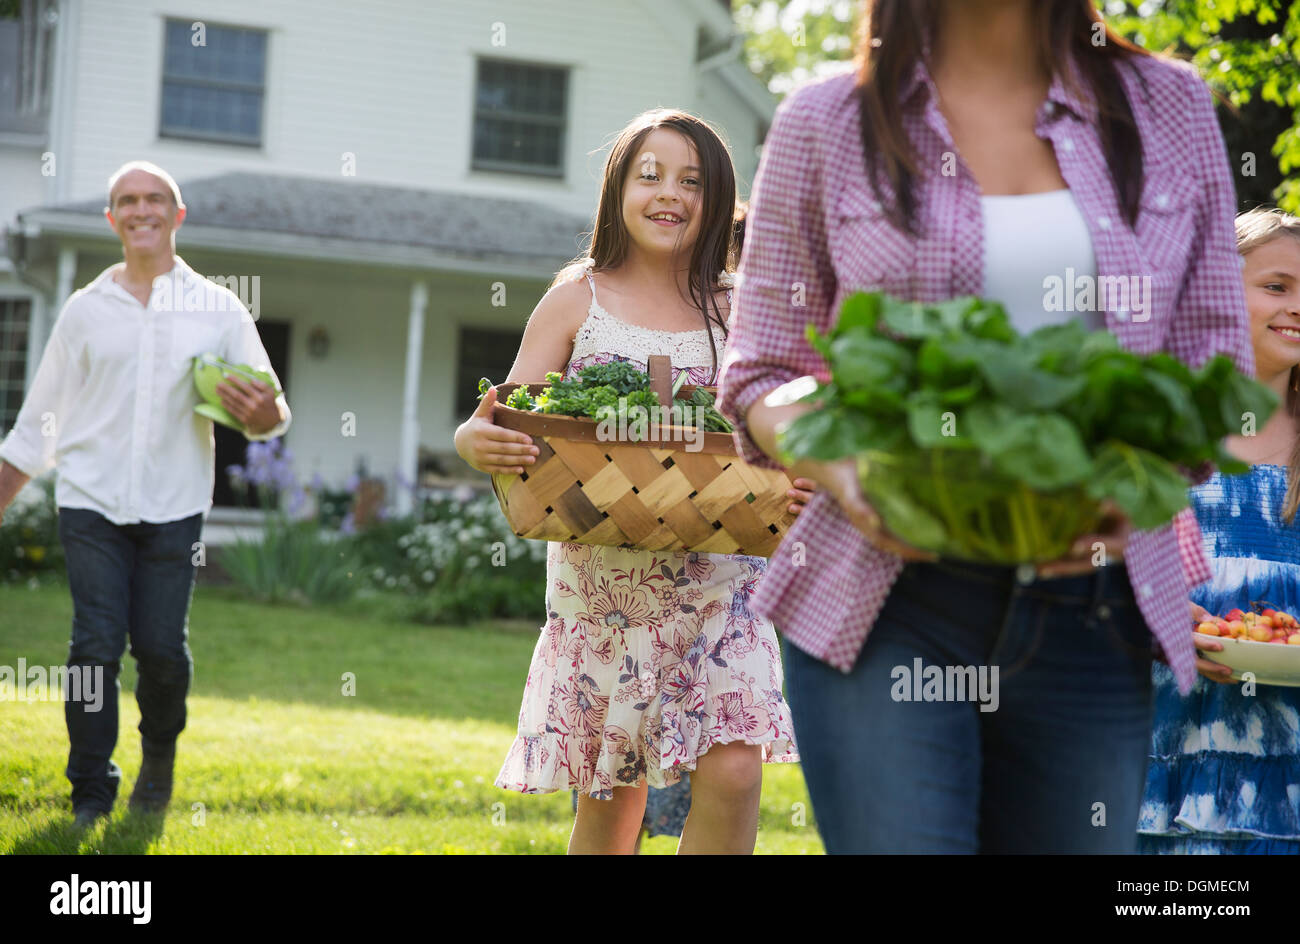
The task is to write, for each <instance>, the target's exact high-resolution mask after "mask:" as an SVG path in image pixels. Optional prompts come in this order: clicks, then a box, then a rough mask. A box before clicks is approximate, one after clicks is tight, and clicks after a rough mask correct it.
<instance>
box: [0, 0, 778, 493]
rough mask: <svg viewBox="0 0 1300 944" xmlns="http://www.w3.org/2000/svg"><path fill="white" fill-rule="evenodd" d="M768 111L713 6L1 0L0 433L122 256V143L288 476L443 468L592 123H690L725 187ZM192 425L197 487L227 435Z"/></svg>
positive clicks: (704, 2) (587, 194)
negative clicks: (257, 385) (171, 220)
mask: <svg viewBox="0 0 1300 944" xmlns="http://www.w3.org/2000/svg"><path fill="white" fill-rule="evenodd" d="M774 104H775V103H774V100H773V99H772V97H771V96H770V95H769V94H768V92H767V90H766V89H765V88H764V87H763V85H762V84H761V83H760V82H759V81H758V80H757V79H756V78H754V77H753V76H752V75H751V74H750V73H749V72H748V70H747V69H746V68H745V67H744V66H743V64H742V62H741V56H740V44H739V39H738V37H737V35H736V33H735V29H734V27H733V24H732V20H731V15H730V5H729V3H728V2H727V0H602V2H599V3H593V2H591V0H492V2H491V3H488V2H481V0H365V2H359V0H221V2H216V0H0V226H2V227H4V228H5V229H6V230H7V232H6V239H5V252H4V253H3V254H0V435H2V434H3V433H4V432H7V431H8V429H9V428H10V426H11V425H12V423H13V420H14V418H15V416H16V415H17V412H18V408H19V406H20V404H21V401H22V396H23V392H24V390H25V388H26V386H27V385H28V384H29V383H30V381H31V378H32V376H33V374H34V373H35V369H36V364H37V361H38V359H39V356H40V352H41V350H42V348H43V345H44V343H45V340H46V338H47V337H48V335H49V330H50V326H51V324H52V322H53V319H54V318H55V317H57V314H58V312H59V310H60V308H61V307H62V303H63V301H64V300H65V299H66V298H67V296H68V295H69V294H70V293H71V292H72V291H74V290H75V289H76V288H77V287H79V286H81V285H84V284H85V283H86V282H88V281H89V280H91V279H92V278H93V277H94V276H95V275H97V274H98V273H99V272H101V271H102V270H103V269H104V268H106V267H107V266H109V265H111V264H112V263H114V262H115V261H118V260H119V259H120V258H121V253H120V246H119V245H118V243H117V241H116V238H115V237H114V235H113V233H112V231H111V230H110V229H109V228H108V225H107V223H106V222H105V220H104V218H103V212H102V211H103V207H104V204H105V202H106V194H105V182H106V179H107V177H108V175H109V174H110V173H111V172H112V171H113V170H114V169H115V168H116V167H118V166H119V165H120V164H122V163H123V162H125V161H127V160H131V159H146V160H151V161H154V162H156V163H158V164H160V165H162V166H163V167H165V168H167V169H168V170H169V171H171V173H172V174H173V175H175V177H176V178H177V179H178V180H179V181H180V184H181V187H182V190H183V193H184V196H185V200H186V203H187V205H188V207H189V215H188V217H187V219H186V221H185V225H184V226H183V227H182V228H181V230H180V231H179V233H178V239H177V243H178V251H179V252H180V253H181V254H182V255H183V256H184V257H185V258H186V260H187V261H188V262H189V263H190V264H191V265H192V266H193V267H194V268H195V269H196V270H198V271H199V272H202V273H204V274H206V275H208V276H209V277H219V278H221V279H222V280H223V281H226V282H227V284H231V287H232V288H234V289H235V290H236V291H237V292H239V293H240V294H241V296H242V297H243V298H244V300H245V302H246V303H248V304H249V306H250V308H252V309H253V310H254V313H255V314H256V315H257V317H258V319H259V328H260V330H261V332H262V336H263V339H264V342H265V344H266V346H267V349H268V351H269V352H270V353H271V356H272V360H273V361H274V362H275V367H276V369H277V371H278V372H279V375H280V377H281V378H282V380H283V381H284V384H285V387H286V391H287V393H288V397H289V400H290V402H291V403H292V405H293V412H294V423H293V427H292V429H291V430H290V432H289V434H288V436H287V444H288V446H289V447H290V448H291V449H292V451H293V453H294V455H295V459H296V463H297V467H298V469H299V471H300V472H301V474H302V475H303V476H304V478H310V477H312V476H313V475H314V474H318V475H320V476H321V478H322V479H323V480H324V481H325V482H326V483H328V484H330V485H332V486H339V485H341V484H342V483H343V482H344V481H345V480H346V479H347V478H348V477H349V476H350V475H351V474H352V473H353V472H354V471H355V470H356V468H357V466H358V463H359V462H364V463H365V465H366V466H367V467H368V469H369V471H370V472H371V473H372V474H374V475H379V476H382V477H385V478H388V479H389V481H390V487H392V486H393V485H395V484H396V482H398V481H399V480H406V481H411V480H414V479H415V478H416V476H417V471H418V470H419V469H420V468H422V467H436V466H438V465H439V464H440V465H441V467H442V469H443V471H445V472H446V473H448V474H452V475H455V474H458V473H459V472H460V471H465V467H464V466H463V464H461V463H459V460H458V459H456V458H455V455H454V452H452V448H451V436H452V433H453V431H454V429H455V427H456V425H457V424H458V423H459V422H460V420H461V419H463V417H464V416H465V415H466V414H467V413H468V412H469V410H470V409H472V406H473V403H474V399H475V396H476V391H475V382H476V381H477V380H478V378H479V377H480V376H483V375H486V376H489V377H491V378H492V379H494V380H501V379H504V377H505V374H506V371H507V369H508V368H509V366H510V364H511V362H512V360H513V356H514V352H515V350H516V349H517V346H518V341H519V338H520V336H521V334H522V330H523V326H524V323H525V321H526V320H527V317H528V315H529V313H530V312H531V310H532V308H533V305H534V304H535V303H536V301H537V299H538V298H539V297H540V296H541V294H542V293H543V292H544V290H545V288H546V286H547V284H548V283H549V281H550V279H551V277H552V276H553V274H554V272H555V271H556V270H557V269H558V268H559V267H560V266H562V265H563V264H564V263H565V262H566V261H568V260H569V259H570V258H572V257H573V256H574V255H575V254H576V252H577V251H578V249H579V246H580V235H581V234H582V233H583V232H584V231H585V230H586V229H587V228H588V227H589V226H590V222H591V218H592V215H593V213H594V210H595V203H596V196H597V187H598V183H599V177H600V173H601V170H602V167H603V162H604V156H605V147H606V146H607V144H608V142H609V139H610V138H611V136H612V135H613V134H614V132H616V131H617V130H618V129H619V128H621V127H622V126H623V125H624V124H625V123H626V122H627V121H628V120H629V119H630V118H631V117H632V116H634V115H635V114H637V113H639V112H641V111H643V110H645V109H647V108H651V107H656V106H675V107H681V108H685V109H687V110H689V111H693V112H695V113H697V114H700V115H702V116H703V117H705V118H707V119H708V120H709V121H711V122H712V123H713V124H714V125H715V126H716V127H718V128H719V129H720V130H721V131H722V132H723V134H724V137H725V138H726V140H727V141H728V142H729V143H730V145H731V148H732V153H733V155H734V158H735V161H736V164H737V171H738V174H739V180H740V186H741V192H742V196H745V195H747V193H748V187H749V182H750V180H751V179H752V177H753V173H754V168H755V166H756V163H757V150H758V146H759V144H760V143H761V141H762V138H763V136H764V133H765V131H766V128H767V124H768V122H769V121H770V119H771V116H772V111H773V108H774ZM232 279H233V280H234V281H233V282H231V281H230V280H232ZM349 416H350V417H353V418H354V423H353V424H351V425H349V424H348V421H347V419H346V418H347V417H349ZM350 432H355V435H348V433H350ZM217 438H218V460H217V461H218V477H217V478H218V492H217V502H218V505H221V504H224V503H225V502H227V501H228V500H229V491H228V489H227V488H226V484H225V476H224V475H223V474H222V472H221V470H222V469H223V468H224V467H225V466H226V465H228V464H230V463H233V462H238V461H241V459H242V455H243V452H242V449H243V440H242V437H239V436H237V435H235V434H228V433H227V431H226V430H219V432H218V437H217ZM395 494H396V496H397V499H398V503H399V507H401V506H402V505H404V504H405V502H406V501H407V500H409V499H408V498H407V497H406V496H408V495H409V493H408V492H406V491H405V490H403V489H400V488H399V489H397V491H396V492H395Z"/></svg>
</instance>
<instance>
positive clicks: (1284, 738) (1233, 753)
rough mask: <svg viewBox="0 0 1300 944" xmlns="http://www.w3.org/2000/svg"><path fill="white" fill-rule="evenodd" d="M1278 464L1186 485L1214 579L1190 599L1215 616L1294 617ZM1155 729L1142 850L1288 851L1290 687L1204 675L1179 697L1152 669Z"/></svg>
mask: <svg viewBox="0 0 1300 944" xmlns="http://www.w3.org/2000/svg"><path fill="white" fill-rule="evenodd" d="M1286 487H1287V470H1286V467H1285V466H1278V465H1256V466H1252V467H1251V470H1250V472H1248V473H1246V474H1245V475H1237V476H1222V475H1220V474H1218V473H1215V474H1214V476H1213V477H1212V478H1211V479H1209V480H1208V481H1206V482H1204V483H1202V484H1201V485H1198V486H1196V487H1194V488H1193V489H1191V499H1192V505H1193V507H1194V508H1195V510H1196V518H1197V521H1198V522H1199V523H1200V526H1201V531H1202V533H1203V534H1204V536H1205V552H1206V556H1207V557H1209V558H1210V564H1211V567H1212V569H1213V571H1214V577H1213V578H1212V579H1211V580H1210V581H1208V582H1206V583H1204V584H1202V585H1201V586H1199V587H1197V588H1195V589H1194V590H1193V591H1192V597H1191V598H1192V600H1193V601H1195V602H1196V603H1199V604H1200V605H1201V606H1203V607H1205V608H1206V609H1207V610H1209V611H1210V612H1211V613H1214V614H1217V615H1220V616H1221V615H1223V614H1224V613H1227V612H1228V611H1229V610H1231V609H1233V608H1234V607H1240V608H1241V609H1243V610H1249V609H1250V603H1251V601H1252V600H1267V601H1268V602H1270V603H1272V604H1274V605H1275V606H1277V607H1278V608H1280V609H1283V610H1286V611H1287V612H1289V613H1291V614H1292V615H1294V616H1300V520H1297V521H1296V522H1295V523H1294V524H1290V525H1288V524H1286V522H1285V521H1283V520H1282V518H1281V512H1282V506H1283V501H1284V499H1285V497H1286ZM1153 674H1154V681H1155V699H1156V703H1155V709H1156V710H1155V722H1154V728H1153V731H1152V748H1151V754H1152V756H1151V759H1150V762H1149V765H1148V769H1147V782H1146V792H1145V795H1144V796H1143V802H1142V811H1141V815H1140V817H1139V820H1138V832H1139V833H1140V836H1139V838H1138V847H1139V851H1141V852H1144V853H1169V852H1174V853H1212V854H1213V853H1291V854H1296V853H1300V688H1284V687H1281V686H1275V685H1260V686H1258V687H1257V688H1256V690H1255V694H1254V695H1243V694H1242V687H1241V684H1240V683H1229V684H1226V685H1225V684H1220V683H1217V682H1210V681H1207V680H1206V679H1204V678H1198V679H1197V680H1196V686H1195V688H1193V689H1192V691H1191V693H1190V694H1189V695H1188V696H1187V697H1186V698H1180V697H1179V695H1178V688H1177V686H1176V685H1175V684H1174V678H1173V673H1171V672H1170V671H1169V668H1168V667H1167V666H1165V665H1162V664H1160V663H1157V664H1156V667H1155V669H1154V670H1153Z"/></svg>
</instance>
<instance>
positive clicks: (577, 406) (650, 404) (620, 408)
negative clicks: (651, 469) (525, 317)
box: [479, 360, 732, 433]
mask: <svg viewBox="0 0 1300 944" xmlns="http://www.w3.org/2000/svg"><path fill="white" fill-rule="evenodd" d="M546 383H547V386H546V387H545V388H544V389H543V390H542V392H541V393H539V394H538V395H537V397H536V398H532V397H529V396H528V394H527V393H526V392H525V391H524V390H523V388H517V389H516V390H515V392H514V393H512V394H511V395H510V398H509V399H508V400H507V402H506V405H507V406H511V407H514V408H515V409H519V410H532V411H534V412H537V413H554V414H559V415H562V416H577V417H587V418H590V419H594V420H597V421H598V422H605V421H609V422H613V423H618V424H619V425H620V426H621V428H623V429H627V430H629V431H631V430H633V429H635V428H636V427H637V424H638V423H647V422H648V421H649V418H650V416H651V415H657V414H650V413H649V411H650V410H654V409H662V408H663V406H664V405H663V404H661V403H660V402H659V397H658V395H657V394H655V392H654V391H653V390H651V389H650V378H649V376H648V375H646V373H645V372H644V371H641V370H638V369H637V368H635V367H633V366H632V364H631V363H630V362H629V361H625V360H614V361H610V362H609V363H608V364H588V365H587V366H586V367H583V368H580V369H579V370H578V373H577V376H575V377H572V378H570V379H568V380H566V379H564V377H563V376H562V375H561V374H558V373H554V372H551V373H548V374H547V375H546ZM685 383H686V372H685V371H682V372H681V373H680V374H679V375H678V377H677V380H676V382H675V383H674V384H673V396H674V400H673V403H672V404H671V409H672V412H671V413H670V414H669V419H670V420H671V422H673V423H676V424H678V425H683V424H685V425H694V426H698V427H699V428H701V429H703V430H704V431H705V432H719V433H730V432H731V431H732V427H731V423H729V422H728V421H727V419H726V418H725V417H724V416H723V415H722V414H721V413H719V412H718V410H717V407H716V406H715V405H714V397H713V394H711V393H710V392H709V391H707V390H702V389H700V388H699V387H696V388H694V389H693V390H692V391H691V393H690V395H689V396H682V397H679V396H678V394H679V393H680V391H681V388H682V387H683V386H684V385H685ZM487 385H488V381H487V380H482V381H480V382H479V389H480V391H486V389H487ZM683 407H689V408H690V409H689V410H686V409H683ZM665 421H668V419H665Z"/></svg>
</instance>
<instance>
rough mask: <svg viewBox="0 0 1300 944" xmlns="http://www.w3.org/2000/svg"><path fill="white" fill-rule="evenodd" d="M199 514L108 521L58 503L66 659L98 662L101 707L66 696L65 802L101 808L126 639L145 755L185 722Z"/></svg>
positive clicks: (159, 750) (168, 744)
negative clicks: (66, 589)
mask: <svg viewBox="0 0 1300 944" xmlns="http://www.w3.org/2000/svg"><path fill="white" fill-rule="evenodd" d="M202 528H203V515H202V514H197V515H193V516H191V517H189V518H184V519H182V520H180V521H169V522H165V523H163V524H149V523H141V524H130V525H115V524H113V523H112V522H111V521H109V520H108V519H107V518H105V517H104V516H103V515H101V514H99V513H98V512H94V511H88V510H85V509H81V508H60V509H59V540H60V541H61V542H62V543H63V550H64V553H65V555H66V557H67V567H68V583H69V585H70V587H71V590H72V608H73V616H72V644H71V646H70V648H69V652H68V665H69V666H83V665H87V666H97V665H99V666H103V667H104V689H103V691H104V698H103V703H102V707H101V710H99V711H86V710H85V707H86V706H85V705H83V704H79V703H75V702H72V701H68V702H66V703H65V704H64V714H65V717H66V718H67V722H68V739H69V741H70V742H71V750H70V751H69V752H68V770H67V775H68V779H69V780H70V781H72V806H73V808H74V809H81V808H83V807H89V808H93V809H98V810H103V811H106V812H107V811H109V810H111V809H112V807H113V801H114V800H115V799H116V797H117V787H118V783H119V781H120V780H121V778H122V771H121V770H120V769H119V768H118V766H117V765H116V764H114V763H113V760H112V757H113V748H114V747H115V746H116V745H117V725H118V717H117V702H118V682H117V676H118V673H119V672H120V671H121V667H122V652H123V650H124V649H125V648H126V643H127V639H128V638H129V639H130V641H131V655H132V656H133V657H134V658H135V660H136V665H137V670H138V679H137V682H136V688H135V698H136V702H137V703H138V704H139V706H140V735H141V741H142V746H143V751H144V754H145V756H146V757H158V758H166V757H169V756H171V755H172V753H173V752H174V751H175V749H176V738H177V736H178V735H179V734H180V733H181V731H182V730H183V729H184V728H185V695H186V693H187V692H188V691H189V687H190V674H191V669H192V666H193V661H192V659H191V658H190V648H189V645H188V644H187V643H186V638H187V636H188V623H189V609H190V597H191V594H192V593H193V589H194V564H193V558H194V544H195V542H197V541H198V540H199V534H200V532H201V531H202Z"/></svg>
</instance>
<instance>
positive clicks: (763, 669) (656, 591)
mask: <svg viewBox="0 0 1300 944" xmlns="http://www.w3.org/2000/svg"><path fill="white" fill-rule="evenodd" d="M766 565H767V561H766V560H764V559H763V558H761V557H743V556H739V555H734V556H733V555H722V554H695V553H688V554H683V553H674V552H664V551H658V552H656V551H640V550H628V549H624V548H615V547H598V546H591V545H582V544H563V543H552V544H551V545H550V548H549V552H548V555H547V600H546V609H547V622H546V625H545V626H544V627H543V629H542V633H541V638H540V639H539V640H538V642H537V648H536V649H535V650H534V652H533V661H532V665H531V667H530V668H529V671H528V682H527V684H526V686H525V688H524V700H523V706H522V707H521V708H520V711H519V734H518V737H516V738H515V741H514V744H513V745H512V746H511V749H510V753H509V755H508V756H507V757H506V761H505V764H504V765H503V766H502V768H501V773H500V774H499V775H498V776H497V779H496V785H497V786H498V787H503V788H505V789H507V790H518V791H520V792H522V793H551V792H553V791H556V790H569V789H573V790H578V791H580V792H582V793H584V794H585V795H587V796H591V797H595V798H598V799H610V798H611V797H612V796H613V788H614V787H616V786H634V785H639V784H641V783H649V784H650V785H651V786H653V787H663V786H667V785H669V784H674V783H677V782H678V781H680V780H681V778H682V774H683V772H685V771H690V770H694V769H695V763H696V760H697V759H698V758H699V757H700V756H701V755H702V754H704V753H705V752H707V751H708V750H709V749H710V748H711V747H713V746H714V745H716V744H727V743H729V742H732V741H742V742H744V743H746V744H758V745H762V747H763V760H764V761H765V762H769V763H771V762H788V761H797V760H798V759H799V758H798V755H797V753H796V751H795V745H794V728H793V726H792V725H791V722H790V709H789V706H788V705H786V702H785V697H784V696H783V694H782V692H781V688H782V673H781V656H780V649H779V648H778V644H777V639H776V633H775V631H774V630H773V628H772V624H771V623H769V622H767V621H766V620H762V619H759V618H758V617H756V616H754V615H753V614H752V613H751V612H750V610H749V602H750V600H751V599H752V597H753V594H754V590H755V589H756V587H757V584H758V580H759V579H760V577H761V576H762V574H763V571H764V569H765V567H766Z"/></svg>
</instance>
